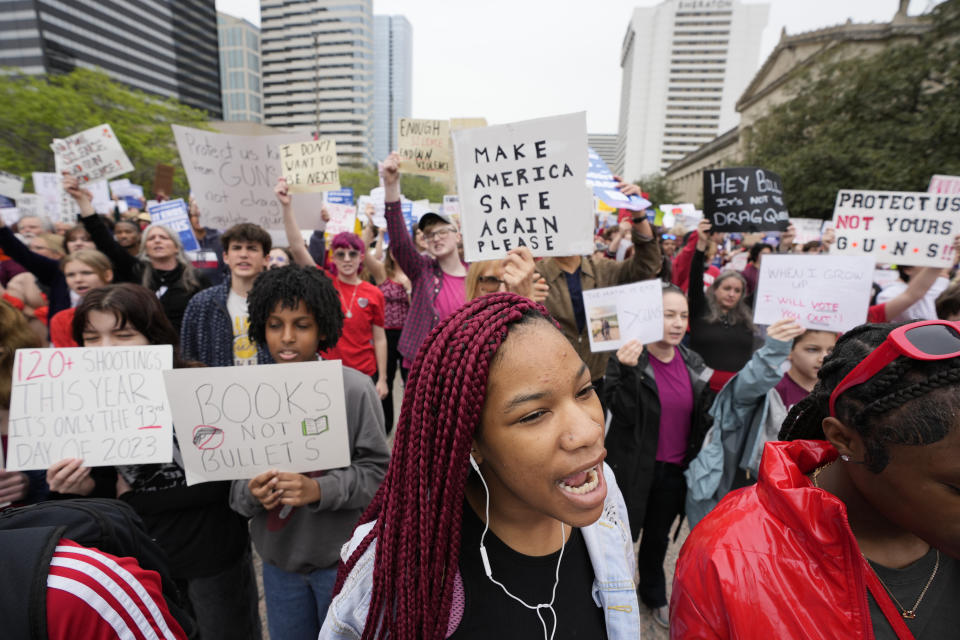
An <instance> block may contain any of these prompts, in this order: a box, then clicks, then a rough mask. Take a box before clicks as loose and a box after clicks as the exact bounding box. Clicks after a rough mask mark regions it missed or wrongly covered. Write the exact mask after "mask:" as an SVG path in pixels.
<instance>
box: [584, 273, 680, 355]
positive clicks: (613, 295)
mask: <svg viewBox="0 0 960 640" xmlns="http://www.w3.org/2000/svg"><path fill="white" fill-rule="evenodd" d="M583 306H584V310H585V311H586V316H587V327H588V328H589V332H588V333H589V336H590V351H593V352H595V353H596V352H600V351H615V350H617V349H619V348H620V346H621V345H623V344H624V343H625V342H628V341H630V340H639V341H640V342H642V343H643V344H648V343H650V342H656V341H657V340H661V339H662V338H663V293H662V286H661V283H660V281H659V280H644V281H643V282H632V283H630V284H623V285H620V286H617V287H606V288H604V289H585V290H584V292H583Z"/></svg>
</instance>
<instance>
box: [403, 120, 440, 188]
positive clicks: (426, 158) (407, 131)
mask: <svg viewBox="0 0 960 640" xmlns="http://www.w3.org/2000/svg"><path fill="white" fill-rule="evenodd" d="M399 127H400V135H399V136H398V137H397V153H399V154H400V171H402V172H403V173H409V174H414V175H422V176H436V175H437V174H445V173H449V172H450V169H451V167H450V122H449V121H448V120H422V119H421V120H417V119H414V118H400V123H399Z"/></svg>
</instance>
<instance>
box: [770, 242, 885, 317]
mask: <svg viewBox="0 0 960 640" xmlns="http://www.w3.org/2000/svg"><path fill="white" fill-rule="evenodd" d="M873 272H874V264H873V259H872V258H870V257H869V256H835V255H793V254H785V255H779V254H770V255H767V256H764V257H763V260H762V261H761V262H760V276H759V280H758V283H757V292H756V296H755V300H756V309H755V311H754V322H756V323H757V324H765V325H768V324H773V323H774V322H776V321H777V320H780V319H781V318H793V319H795V320H796V321H797V322H799V323H800V324H802V325H803V326H804V327H806V328H807V329H819V330H821V331H849V330H850V329H852V328H853V327H855V326H857V325H859V324H863V323H864V322H866V320H867V309H868V307H869V305H870V293H871V290H872V287H873Z"/></svg>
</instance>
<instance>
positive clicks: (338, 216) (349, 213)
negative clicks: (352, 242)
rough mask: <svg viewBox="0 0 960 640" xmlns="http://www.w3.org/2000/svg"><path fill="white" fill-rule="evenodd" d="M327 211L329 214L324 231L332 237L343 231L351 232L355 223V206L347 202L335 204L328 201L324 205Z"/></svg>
mask: <svg viewBox="0 0 960 640" xmlns="http://www.w3.org/2000/svg"><path fill="white" fill-rule="evenodd" d="M324 206H325V207H326V208H327V213H328V214H330V220H329V221H328V222H327V228H326V233H327V235H328V236H330V237H333V236H335V235H337V234H338V233H341V232H343V231H348V232H350V233H353V232H354V230H355V229H356V227H355V225H356V223H357V208H356V207H354V206H352V205H349V204H336V203H333V202H328V203H327V204H326V205H324Z"/></svg>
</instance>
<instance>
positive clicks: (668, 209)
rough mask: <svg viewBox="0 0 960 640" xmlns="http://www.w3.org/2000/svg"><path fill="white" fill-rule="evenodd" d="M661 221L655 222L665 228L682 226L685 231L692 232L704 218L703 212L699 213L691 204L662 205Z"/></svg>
mask: <svg viewBox="0 0 960 640" xmlns="http://www.w3.org/2000/svg"><path fill="white" fill-rule="evenodd" d="M659 209H660V213H661V214H662V215H661V217H660V220H659V221H657V220H656V218H654V221H655V222H656V223H657V224H658V225H660V226H663V227H672V226H673V225H675V224H679V225H682V226H683V228H684V229H686V230H688V231H692V230H693V229H695V228H696V226H697V224H699V222H700V219H701V218H702V217H703V211H697V208H696V207H695V206H694V205H693V204H692V203H690V202H683V203H680V204H661V205H660V207H659Z"/></svg>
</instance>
